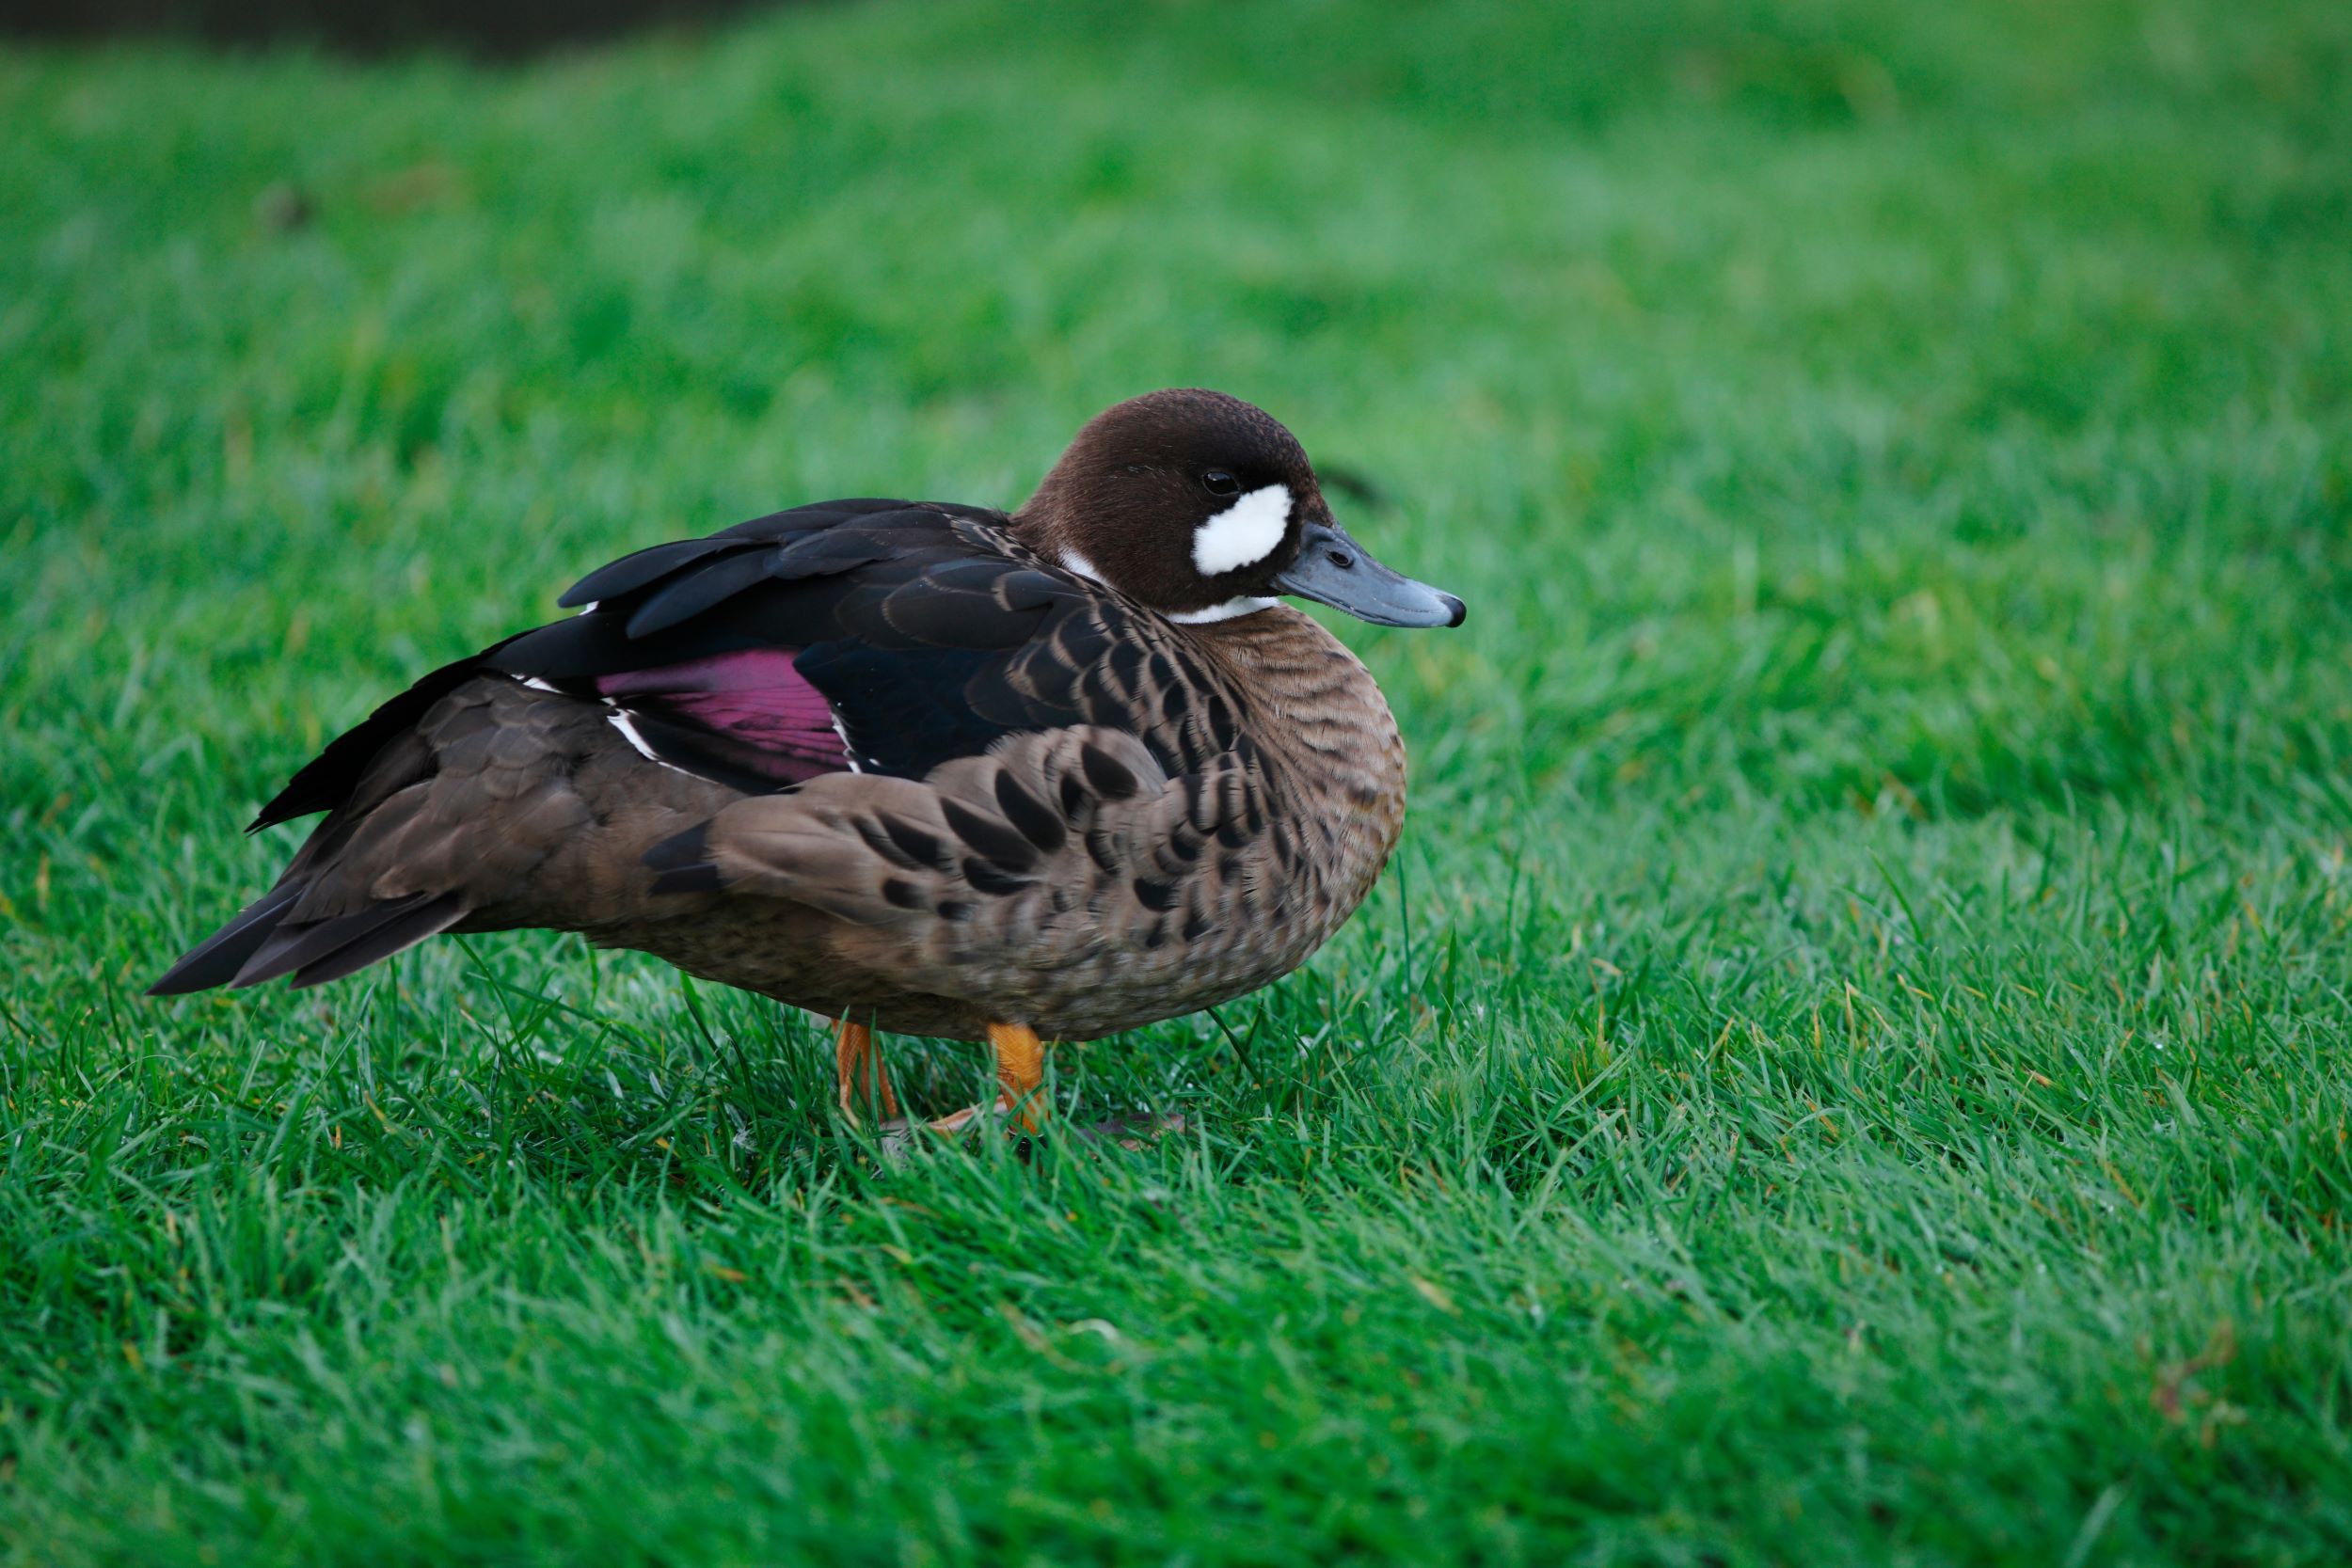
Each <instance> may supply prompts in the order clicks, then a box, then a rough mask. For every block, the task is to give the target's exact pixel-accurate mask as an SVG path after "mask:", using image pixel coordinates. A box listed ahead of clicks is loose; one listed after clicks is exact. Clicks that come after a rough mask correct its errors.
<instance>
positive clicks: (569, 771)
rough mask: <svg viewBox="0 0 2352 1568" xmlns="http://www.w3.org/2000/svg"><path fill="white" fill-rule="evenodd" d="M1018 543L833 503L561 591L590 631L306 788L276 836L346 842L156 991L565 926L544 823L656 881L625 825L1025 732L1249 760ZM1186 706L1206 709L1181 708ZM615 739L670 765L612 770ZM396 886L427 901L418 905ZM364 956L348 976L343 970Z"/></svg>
mask: <svg viewBox="0 0 2352 1568" xmlns="http://www.w3.org/2000/svg"><path fill="white" fill-rule="evenodd" d="M1008 524H1009V519H1008V518H1007V517H1005V516H1004V515H1003V514H1001V513H994V512H988V511H984V510H981V509H978V508H964V507H955V506H943V505H930V504H916V503H910V502H906V501H897V500H851V501H835V502H829V503H824V504H821V505H817V506H807V507H801V508H796V509H794V510H792V511H789V512H783V513H778V514H775V515H772V516H769V517H763V518H759V519H755V521H753V522H750V523H746V524H743V525H741V526H739V527H737V528H734V529H730V530H728V531H725V532H723V533H719V534H714V535H712V536H710V537H708V538H706V539H695V540H687V541H681V542H678V543H675V544H667V545H659V546H654V547H652V548H651V549H647V550H641V551H639V552H638V553H636V554H635V555H631V556H628V557H626V558H624V559H622V560H620V561H617V562H613V563H612V564H611V565H609V566H606V567H604V568H601V569H600V570H598V571H596V572H594V573H592V574H590V575H589V576H588V577H587V578H583V579H582V580H581V581H580V583H579V585H577V586H576V587H575V588H574V589H572V590H571V592H570V593H569V594H566V595H564V598H565V601H566V602H567V603H570V604H572V605H575V606H578V607H579V608H580V610H581V611H582V612H581V613H580V614H578V615H576V616H574V617H572V618H570V619H568V620H565V621H562V622H558V623H556V624H554V625H551V626H542V627H539V628H537V629H536V630H532V631H529V632H525V633H522V634H521V635H519V636H517V637H514V638H511V639H509V640H507V641H503V642H501V643H498V644H496V645H495V646H493V647H490V648H488V649H485V650H484V651H483V652H482V653H480V654H478V655H476V656H474V657H471V658H468V659H461V660H458V661H457V662H455V663H453V664H450V665H446V666H444V667H442V668H441V669H439V670H437V671H435V672H434V673H431V674H429V675H427V676H426V677H424V678H423V679H422V680H421V681H419V682H418V683H417V684H416V685H415V686H413V687H411V688H410V689H408V690H406V691H405V692H403V693H401V694H400V695H399V696H397V697H395V698H393V699H392V700H391V701H389V702H388V703H386V704H385V705H383V706H382V707H380V708H378V709H377V710H376V711H375V712H374V713H373V714H372V715H371V716H370V717H369V718H368V719H367V720H365V721H362V722H361V723H359V724H358V725H357V726H356V727H354V728H353V729H352V730H351V731H349V732H348V733H346V734H345V735H343V736H340V737H338V738H337V739H336V740H335V741H334V742H333V743H332V744H330V745H329V746H327V747H326V750H325V751H324V752H322V753H321V754H320V755H319V756H318V757H317V758H315V759H314V760H313V761H312V762H311V763H310V765H309V766H307V767H305V768H303V769H302V770H301V771H300V772H298V773H297V774H296V775H295V776H294V779H293V780H292V781H291V782H290V783H289V784H287V786H286V787H285V789H283V790H282V791H281V792H280V793H279V794H278V797H277V798H276V799H274V800H271V802H270V803H269V804H268V805H267V806H266V807H264V808H263V809H262V813H261V815H260V816H259V818H258V819H257V821H256V822H255V824H254V826H255V827H257V828H259V827H264V826H268V825H270V824H272V823H277V822H283V821H286V820H289V819H291V818H294V817H297V816H306V815H309V814H311V813H316V812H322V811H324V812H326V813H328V814H329V815H328V816H327V817H326V820H325V821H324V822H322V823H321V824H320V825H319V827H318V828H317V830H316V831H315V832H313V833H312V835H311V838H310V842H309V843H308V844H306V846H305V847H304V848H303V850H302V851H301V852H300V853H299V854H298V855H297V856H296V857H295V860H294V863H293V864H292V865H291V866H290V867H289V868H288V870H287V872H286V874H285V876H284V877H283V878H281V879H280V882H279V884H278V887H276V888H274V889H273V890H272V891H271V893H270V894H269V895H265V897H264V898H263V899H262V901H261V902H260V903H259V904H257V905H256V906H254V908H253V909H252V910H250V911H246V914H245V915H241V916H239V917H238V919H237V920H236V921H233V922H231V923H230V927H229V928H227V929H224V931H222V932H221V933H219V934H218V935H217V936H216V937H215V939H214V941H213V942H208V943H207V944H206V945H205V946H204V947H203V948H199V951H198V952H197V953H196V954H192V955H191V956H190V958H188V959H186V960H183V963H182V964H181V965H180V966H178V967H177V968H175V969H174V970H173V972H172V973H171V974H168V975H167V976H166V977H165V980H164V981H163V982H161V984H160V988H159V989H162V990H167V991H169V990H188V989H198V988H200V987H203V986H207V985H216V984H221V983H224V982H225V981H229V980H231V979H234V980H236V981H238V982H240V983H251V982H252V981H254V980H257V979H260V978H266V977H268V976H269V975H270V974H277V973H297V974H299V975H300V976H302V977H304V978H306V979H323V978H331V977H333V975H334V974H339V973H347V972H348V970H349V969H350V968H352V967H358V963H359V962H361V961H365V960H366V959H367V958H372V957H378V956H381V954H380V953H378V952H376V949H377V948H378V947H381V948H382V950H383V951H384V952H389V951H392V950H395V949H396V948H397V947H398V946H401V945H405V944H406V943H407V942H412V941H415V940H419V939H421V936H423V935H426V934H430V932H431V931H432V930H437V929H444V928H447V927H450V926H453V925H457V924H461V923H466V922H470V921H475V920H477V919H488V918H493V917H498V918H504V919H507V921H508V923H519V924H561V923H564V916H565V915H566V914H567V913H568V912H570V911H568V909H567V908H566V907H562V906H563V905H564V899H563V897H562V896H561V895H560V890H558V889H555V888H552V887H542V886H541V885H540V884H541V883H543V882H545V881H546V879H547V878H548V876H550V875H553V873H552V872H549V871H548V870H546V869H545V868H546V867H548V866H550V865H556V864H568V863H572V862H576V861H578V860H579V859H580V856H581V855H582V854H583V853H587V852H589V851H588V850H587V849H586V848H585V847H583V846H582V845H580V843H579V842H578V828H577V824H574V825H572V826H569V827H567V826H565V825H564V822H560V821H557V820H556V815H555V814H553V813H552V811H551V809H550V810H548V811H541V812H539V813H538V816H536V817H533V818H531V819H529V820H526V819H524V818H523V817H522V816H520V815H519V814H518V807H517V806H516V802H517V801H520V800H542V798H543V797H544V798H546V799H547V800H557V801H560V802H562V803H564V804H565V805H566V806H567V808H568V807H571V806H577V807H578V808H579V809H578V811H577V813H576V814H575V815H577V816H579V817H580V820H583V821H593V822H596V823H597V824H599V825H600V826H599V832H598V834H597V835H596V841H597V843H598V844H600V845H603V846H605V847H604V848H602V849H598V850H596V851H595V853H598V854H603V855H605V856H606V857H607V858H608V859H611V858H613V857H618V858H619V859H620V860H625V861H626V862H627V863H628V874H629V877H630V878H631V879H635V878H637V877H639V876H641V875H644V874H643V873H641V872H640V869H639V868H638V867H637V866H636V855H637V853H638V851H639V850H642V848H643V847H644V843H638V844H636V845H635V846H634V847H625V845H626V841H627V839H628V834H627V833H624V832H621V830H622V829H624V828H628V829H630V830H632V831H634V830H636V829H638V828H643V829H644V830H645V831H647V832H651V831H652V830H653V829H654V828H655V827H656V826H657V825H660V824H663V823H664V822H665V821H666V816H667V814H669V813H672V812H675V811H691V810H694V809H696V807H697V806H698V805H699V806H700V809H701V810H703V811H705V812H708V811H713V810H716V809H717V808H718V806H719V805H720V804H722V803H723V801H724V800H726V799H728V798H730V797H729V795H728V792H729V791H735V792H739V793H741V794H748V795H755V796H764V795H771V794H775V793H778V792H782V791H788V790H794V789H797V788H798V787H800V786H802V785H804V784H809V783H811V782H812V781H815V780H818V779H822V778H825V777H826V776H828V775H834V774H841V775H849V774H866V775H874V776H877V777H876V778H875V779H874V780H873V781H872V782H874V783H877V784H879V783H880V782H881V780H882V779H898V780H907V781H912V780H917V779H921V778H924V777H926V776H928V775H929V774H930V773H932V772H933V771H935V770H936V769H937V768H940V767H942V766H943V765H945V764H946V763H948V762H951V761H953V760H955V759H957V758H961V757H972V756H977V755H980V754H982V753H984V752H987V751H989V749H990V748H991V747H993V746H994V745H995V744H997V743H998V742H999V741H1000V740H1002V739H1003V738H1004V737H1006V736H1011V735H1017V734H1022V733H1028V732H1039V731H1045V732H1051V731H1056V730H1060V729H1066V728H1070V727H1073V726H1092V727H1095V728H1106V729H1112V730H1119V731H1124V732H1127V733H1130V734H1137V735H1141V736H1144V742H1143V743H1145V744H1147V745H1148V746H1149V747H1150V748H1151V750H1152V752H1153V754H1154V756H1155V757H1164V758H1165V763H1166V765H1167V766H1168V767H1170V768H1174V769H1176V770H1181V768H1179V767H1178V765H1179V764H1180V763H1181V762H1183V760H1184V758H1186V757H1188V756H1190V755H1191V754H1193V753H1196V752H1198V753H1200V754H1204V755H1205V754H1206V753H1207V752H1209V751H1211V750H1214V749H1218V748H1221V746H1223V745H1229V744H1231V741H1232V736H1233V735H1234V733H1235V716H1234V715H1233V714H1232V710H1231V708H1230V705H1228V704H1226V703H1225V702H1224V700H1223V699H1222V698H1218V699H1216V701H1214V702H1199V703H1195V702H1193V701H1192V699H1191V698H1190V697H1188V696H1186V694H1185V693H1184V691H1183V690H1182V689H1181V688H1182V687H1183V685H1184V682H1183V681H1182V680H1180V679H1178V678H1177V675H1178V671H1177V669H1176V666H1175V665H1174V664H1173V663H1171V662H1169V661H1170V659H1171V658H1174V659H1183V658H1184V653H1183V650H1182V649H1181V647H1175V648H1172V649H1171V648H1170V647H1169V646H1168V639H1166V638H1165V637H1164V636H1163V635H1162V633H1163V632H1164V629H1165V628H1162V627H1160V626H1158V624H1157V622H1156V618H1154V617H1152V616H1150V615H1149V614H1148V613H1145V612H1142V611H1139V610H1135V609H1134V608H1133V607H1131V606H1129V605H1127V604H1126V602H1125V601H1123V600H1121V599H1120V598H1119V597H1118V596H1117V595H1116V594H1111V593H1110V592H1108V591H1107V590H1104V589H1103V588H1101V587H1100V586H1099V585H1097V584H1094V583H1092V582H1089V581H1088V580H1087V579H1085V578H1079V577H1076V576H1074V575H1073V574H1070V573H1068V572H1065V571H1063V570H1061V569H1060V568H1058V567H1057V566H1054V565H1052V564H1050V563H1047V562H1041V561H1039V560H1038V559H1037V558H1036V557H1034V556H1032V555H1030V554H1029V553H1028V552H1027V551H1025V550H1024V549H1023V548H1021V546H1019V545H1018V544H1017V543H1016V542H1015V541H1014V540H1013V539H1012V538H1011V536H1010V534H1009V531H1008ZM1164 667H1165V668H1164ZM1166 689H1178V696H1179V697H1181V698H1184V701H1183V702H1181V703H1177V704H1174V705H1169V704H1168V703H1165V702H1162V701H1160V700H1159V698H1158V694H1159V693H1161V692H1163V691H1165V690H1166ZM607 726H609V728H608V727H607ZM613 731H617V732H618V733H619V735H620V736H625V737H626V738H627V740H628V745H629V746H630V747H633V748H635V751H636V752H637V753H639V754H641V755H642V756H643V757H645V758H650V759H651V761H652V762H653V763H655V764H659V765H660V769H653V768H646V769H643V770H641V771H637V772H635V773H634V774H632V772H631V770H630V769H628V768H618V769H617V770H616V769H615V768H613V767H612V765H610V764H608V763H605V762H602V761H593V760H592V759H595V758H597V757H601V756H603V755H604V754H605V753H607V752H612V750H613V749H614V748H613V747H612V746H610V745H607V744H605V743H604V740H602V739H599V738H598V736H604V737H606V738H607V739H609V738H610V736H612V732H613ZM461 732H462V733H461ZM477 753H479V755H477ZM621 755H622V757H623V759H626V758H627V756H628V753H627V752H622V753H621ZM493 765H494V766H493ZM669 769H675V770H676V773H675V774H671V773H670V772H668V770H669ZM677 775H686V776H685V777H679V776H677ZM665 781H667V782H665ZM844 782H847V781H846V779H845V781H844ZM592 797H593V798H592ZM714 797H715V798H714ZM542 818H544V820H541V819H542ZM690 819H691V818H690ZM567 820H568V819H567ZM543 828H544V829H545V830H546V831H544V832H543V831H541V830H542V829H543ZM664 832H675V825H674V824H673V825H667V826H665V828H664ZM646 842H651V841H650V840H647V841H646ZM508 862H514V863H515V864H513V865H509V864H508ZM596 869H597V872H598V877H599V879H602V875H603V872H604V871H605V870H606V869H609V868H605V867H602V866H599V867H598V868H596ZM566 885H568V883H567V884H566ZM395 886H397V887H399V888H400V889H402V890H403V892H402V896H403V897H407V896H408V895H411V894H414V895H422V896H421V897H419V898H418V899H417V900H416V903H415V907H414V908H413V909H410V908H406V907H405V906H404V907H402V908H399V909H394V908H393V907H392V904H393V900H392V899H391V898H390V896H389V892H388V890H389V889H391V888H393V887H395ZM517 910H521V911H526V912H524V913H521V914H516V913H515V912H514V911H517ZM485 911H488V912H485ZM498 911H507V913H506V914H505V915H503V916H501V915H499V914H498ZM329 921H331V922H333V926H332V929H331V930H330V929H328V928H327V927H326V925H325V924H324V923H326V922H329ZM297 932H301V933H304V936H303V941H304V942H305V943H306V944H304V945H296V944H295V942H294V936H295V933H297ZM345 937H350V938H353V939H354V940H352V941H350V942H346V943H345V947H346V949H347V950H346V951H345V952H344V954H343V956H342V958H336V959H335V960H334V961H332V962H328V961H325V960H324V959H322V958H321V957H320V954H321V953H322V952H324V949H325V945H326V943H327V942H328V941H329V939H330V938H335V939H342V938H345ZM362 937H364V938H366V939H367V940H366V941H359V940H357V939H358V938H362ZM314 949H316V950H317V951H314ZM294 960H300V962H299V963H298V964H297V967H296V969H294V970H288V969H286V968H285V967H284V966H285V964H286V963H287V962H289V961H294Z"/></svg>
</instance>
